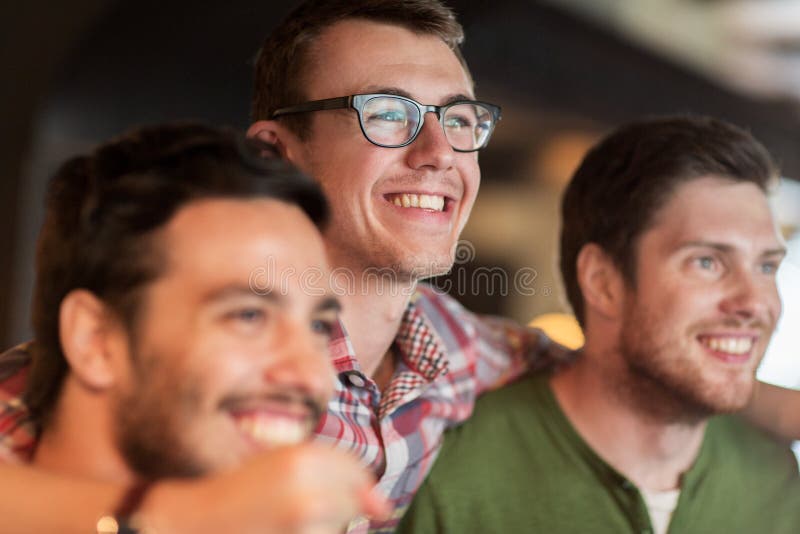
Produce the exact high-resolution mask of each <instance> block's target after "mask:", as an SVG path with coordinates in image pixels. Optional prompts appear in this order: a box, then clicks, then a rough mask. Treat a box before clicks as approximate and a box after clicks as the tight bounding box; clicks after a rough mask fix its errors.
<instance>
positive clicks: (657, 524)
mask: <svg viewBox="0 0 800 534" xmlns="http://www.w3.org/2000/svg"><path fill="white" fill-rule="evenodd" d="M639 493H641V494H642V498H643V499H644V503H645V504H646V505H647V511H648V512H650V523H651V524H652V525H653V534H667V529H668V528H669V521H670V519H671V518H672V512H674V511H675V507H676V506H678V497H680V495H681V490H680V489H674V490H667V491H647V490H646V489H642V488H639Z"/></svg>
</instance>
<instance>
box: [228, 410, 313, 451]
mask: <svg viewBox="0 0 800 534" xmlns="http://www.w3.org/2000/svg"><path fill="white" fill-rule="evenodd" d="M236 425H237V426H238V427H239V430H240V431H241V432H242V433H243V434H245V435H247V436H248V437H249V438H250V439H252V440H253V441H255V442H256V443H258V444H259V445H261V446H263V447H279V446H282V445H294V444H296V443H301V442H302V441H304V440H305V439H306V438H307V437H308V436H309V433H310V430H311V429H310V426H309V424H308V423H307V422H306V421H305V420H304V419H295V418H289V417H272V416H271V417H241V418H237V419H236Z"/></svg>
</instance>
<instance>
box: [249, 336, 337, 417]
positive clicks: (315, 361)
mask: <svg viewBox="0 0 800 534" xmlns="http://www.w3.org/2000/svg"><path fill="white" fill-rule="evenodd" d="M281 330H282V332H281V334H280V337H281V340H280V341H279V342H278V343H276V344H275V346H274V347H273V350H272V351H271V354H270V355H269V357H268V358H267V364H266V366H265V370H264V375H263V377H264V380H265V381H266V382H267V384H269V385H270V386H275V387H280V388H282V389H286V390H291V391H295V392H297V393H300V394H303V395H307V396H309V397H311V398H312V399H314V400H315V401H316V402H317V404H319V405H320V407H324V406H325V405H326V404H327V402H328V400H329V399H330V398H331V397H332V396H333V388H334V379H335V373H334V369H333V363H332V361H331V358H330V353H329V351H328V345H327V343H326V342H324V341H322V340H321V339H320V336H319V334H316V333H314V332H312V331H311V329H310V328H309V327H308V325H307V323H304V322H300V321H298V322H292V321H289V320H286V321H284V324H283V328H281Z"/></svg>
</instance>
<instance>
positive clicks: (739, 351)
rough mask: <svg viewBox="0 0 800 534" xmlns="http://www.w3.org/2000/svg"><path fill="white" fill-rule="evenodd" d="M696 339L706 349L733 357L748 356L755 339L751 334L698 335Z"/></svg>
mask: <svg viewBox="0 0 800 534" xmlns="http://www.w3.org/2000/svg"><path fill="white" fill-rule="evenodd" d="M697 339H698V341H700V344H701V345H703V346H704V347H706V348H707V349H709V350H711V351H713V352H716V353H719V354H722V355H728V356H731V357H734V358H742V357H745V356H749V355H750V353H751V352H752V350H753V346H754V345H755V341H756V338H754V337H751V336H698V338H697Z"/></svg>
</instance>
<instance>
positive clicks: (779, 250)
mask: <svg viewBox="0 0 800 534" xmlns="http://www.w3.org/2000/svg"><path fill="white" fill-rule="evenodd" d="M692 247H702V248H711V249H714V250H718V251H720V252H723V253H726V254H729V253H731V252H733V251H734V247H732V246H731V245H726V244H725V243H717V242H715V241H687V242H686V243H683V244H681V246H680V247H678V248H692ZM760 256H762V257H764V256H780V257H783V256H786V247H783V246H779V247H776V248H771V249H767V250H764V251H762V252H761V254H760Z"/></svg>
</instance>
